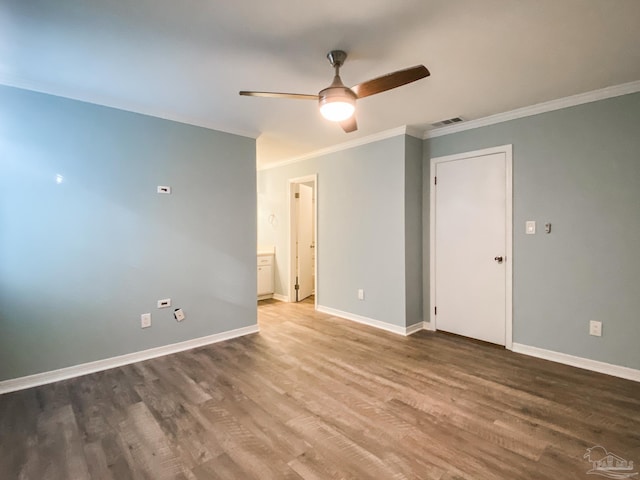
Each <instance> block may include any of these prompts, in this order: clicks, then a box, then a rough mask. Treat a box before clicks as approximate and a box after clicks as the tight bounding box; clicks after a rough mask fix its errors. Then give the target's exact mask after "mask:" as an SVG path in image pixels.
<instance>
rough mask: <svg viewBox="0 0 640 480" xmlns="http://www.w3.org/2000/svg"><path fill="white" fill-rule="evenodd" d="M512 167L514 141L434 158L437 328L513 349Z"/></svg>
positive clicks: (433, 303)
mask: <svg viewBox="0 0 640 480" xmlns="http://www.w3.org/2000/svg"><path fill="white" fill-rule="evenodd" d="M511 172H512V147H511V145H505V146H502V147H496V148H491V149H486V150H480V151H475V152H468V153H463V154H458V155H450V156H446V157H439V158H433V159H431V176H430V179H431V183H432V185H431V205H430V210H431V212H430V213H431V215H430V217H431V218H430V220H431V230H430V232H431V239H430V240H431V242H430V260H431V262H430V290H431V292H430V298H431V312H430V320H431V328H432V329H434V330H435V329H438V330H444V331H448V332H451V333H456V334H460V335H464V336H468V337H472V338H477V339H479V340H484V341H488V342H492V343H497V344H500V345H505V346H506V347H507V348H508V349H511V348H512V340H513V339H512V292H511V282H512V173H511ZM436 177H437V184H435V178H436ZM496 257H502V259H503V260H502V262H501V263H499V261H496ZM436 308H437V314H436V311H435V309H436Z"/></svg>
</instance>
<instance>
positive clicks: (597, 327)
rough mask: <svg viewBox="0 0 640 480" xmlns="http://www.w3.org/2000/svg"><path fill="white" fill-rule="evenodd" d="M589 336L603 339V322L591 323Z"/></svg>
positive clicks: (593, 321) (592, 321)
mask: <svg viewBox="0 0 640 480" xmlns="http://www.w3.org/2000/svg"><path fill="white" fill-rule="evenodd" d="M589 335H593V336H594V337H601V336H602V322H596V321H595V320H591V321H590V322H589Z"/></svg>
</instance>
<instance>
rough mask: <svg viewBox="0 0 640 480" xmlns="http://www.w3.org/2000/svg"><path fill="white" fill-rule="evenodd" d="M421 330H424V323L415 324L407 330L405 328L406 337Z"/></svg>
mask: <svg viewBox="0 0 640 480" xmlns="http://www.w3.org/2000/svg"><path fill="white" fill-rule="evenodd" d="M420 330H424V322H418V323H414V324H413V325H409V326H408V327H407V328H405V335H407V336H409V335H413V334H414V333H416V332H419V331H420Z"/></svg>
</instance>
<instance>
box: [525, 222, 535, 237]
mask: <svg viewBox="0 0 640 480" xmlns="http://www.w3.org/2000/svg"><path fill="white" fill-rule="evenodd" d="M525 232H526V233H527V235H535V234H536V222H535V221H534V220H527V222H526V224H525Z"/></svg>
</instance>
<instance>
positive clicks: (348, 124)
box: [340, 114, 358, 133]
mask: <svg viewBox="0 0 640 480" xmlns="http://www.w3.org/2000/svg"><path fill="white" fill-rule="evenodd" d="M340 126H341V127H342V129H343V130H344V132H345V133H351V132H355V131H356V130H358V122H356V115H355V114H353V115H352V116H351V118H347V119H346V120H345V121H343V122H340Z"/></svg>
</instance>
